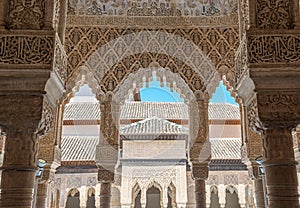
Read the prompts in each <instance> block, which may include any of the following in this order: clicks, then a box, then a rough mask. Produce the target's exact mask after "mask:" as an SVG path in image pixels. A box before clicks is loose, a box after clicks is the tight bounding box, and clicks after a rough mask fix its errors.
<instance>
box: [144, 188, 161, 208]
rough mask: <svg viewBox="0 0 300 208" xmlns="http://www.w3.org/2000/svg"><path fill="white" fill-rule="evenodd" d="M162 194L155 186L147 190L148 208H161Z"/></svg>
mask: <svg viewBox="0 0 300 208" xmlns="http://www.w3.org/2000/svg"><path fill="white" fill-rule="evenodd" d="M160 195H161V193H160V190H159V189H158V188H157V187H155V186H154V185H153V186H151V187H150V188H149V189H148V190H147V199H146V200H147V203H146V208H160V207H161V204H160V202H161V196H160Z"/></svg>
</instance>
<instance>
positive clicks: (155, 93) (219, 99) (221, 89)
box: [140, 77, 237, 105]
mask: <svg viewBox="0 0 300 208" xmlns="http://www.w3.org/2000/svg"><path fill="white" fill-rule="evenodd" d="M140 93H141V100H142V101H146V102H150V101H152V102H183V99H182V98H181V97H180V95H179V94H178V93H177V92H176V91H175V90H174V91H173V92H171V91H170V88H168V87H166V86H164V87H160V83H159V82H158V81H157V80H156V78H155V77H154V79H153V81H152V82H150V83H149V88H146V87H143V88H142V89H141V90H140ZM210 102H211V103H225V102H226V103H231V104H234V105H237V103H236V102H235V100H234V99H233V97H231V95H230V93H229V92H228V91H227V89H226V87H225V86H224V85H223V82H222V81H220V84H219V86H218V87H217V88H216V91H215V92H214V94H213V96H212V98H211V99H210Z"/></svg>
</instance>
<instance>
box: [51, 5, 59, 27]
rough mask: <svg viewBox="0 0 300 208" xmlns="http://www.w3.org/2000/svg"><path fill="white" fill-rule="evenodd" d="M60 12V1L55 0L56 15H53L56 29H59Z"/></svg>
mask: <svg viewBox="0 0 300 208" xmlns="http://www.w3.org/2000/svg"><path fill="white" fill-rule="evenodd" d="M59 12H60V1H59V0H55V1H54V17H53V27H54V29H55V31H58V25H59Z"/></svg>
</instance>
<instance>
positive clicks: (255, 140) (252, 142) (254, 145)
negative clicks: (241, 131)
mask: <svg viewBox="0 0 300 208" xmlns="http://www.w3.org/2000/svg"><path fill="white" fill-rule="evenodd" d="M247 136H248V141H249V142H248V144H247V148H248V151H247V153H248V155H247V157H248V158H252V159H255V158H257V157H259V156H262V155H263V152H262V150H263V148H262V136H261V135H260V134H258V133H257V132H254V131H253V130H252V129H248V135H247Z"/></svg>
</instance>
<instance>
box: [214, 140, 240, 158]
mask: <svg viewBox="0 0 300 208" xmlns="http://www.w3.org/2000/svg"><path fill="white" fill-rule="evenodd" d="M209 140H210V143H211V157H212V158H211V159H213V160H214V159H241V146H242V140H241V139H240V138H210V139H209Z"/></svg>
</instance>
